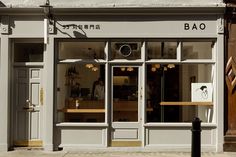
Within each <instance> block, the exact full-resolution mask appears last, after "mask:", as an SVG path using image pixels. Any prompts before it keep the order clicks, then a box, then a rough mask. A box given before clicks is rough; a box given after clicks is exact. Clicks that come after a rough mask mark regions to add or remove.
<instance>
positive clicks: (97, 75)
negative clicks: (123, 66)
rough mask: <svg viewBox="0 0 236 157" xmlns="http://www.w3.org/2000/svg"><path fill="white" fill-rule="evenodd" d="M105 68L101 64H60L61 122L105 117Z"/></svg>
mask: <svg viewBox="0 0 236 157" xmlns="http://www.w3.org/2000/svg"><path fill="white" fill-rule="evenodd" d="M104 74H105V68H104V65H101V64H58V66H57V78H58V79H57V104H58V109H59V117H58V120H59V121H60V122H104V121H105V103H104V102H105V101H104V99H105V85H104V81H105V78H104V76H105V75H104Z"/></svg>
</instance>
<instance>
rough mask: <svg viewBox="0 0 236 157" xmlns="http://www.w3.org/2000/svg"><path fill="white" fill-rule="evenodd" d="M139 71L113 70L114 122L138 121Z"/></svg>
mask: <svg viewBox="0 0 236 157" xmlns="http://www.w3.org/2000/svg"><path fill="white" fill-rule="evenodd" d="M138 70H139V69H138V67H131V66H130V67H114V68H113V122H137V121H138Z"/></svg>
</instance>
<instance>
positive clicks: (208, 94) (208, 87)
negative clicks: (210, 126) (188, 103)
mask: <svg viewBox="0 0 236 157" xmlns="http://www.w3.org/2000/svg"><path fill="white" fill-rule="evenodd" d="M191 100H192V102H212V83H191Z"/></svg>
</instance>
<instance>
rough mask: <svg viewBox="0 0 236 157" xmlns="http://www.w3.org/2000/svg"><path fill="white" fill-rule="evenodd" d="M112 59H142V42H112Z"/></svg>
mask: <svg viewBox="0 0 236 157" xmlns="http://www.w3.org/2000/svg"><path fill="white" fill-rule="evenodd" d="M111 51H112V56H111V59H127V60H134V59H141V42H119V41H117V42H111Z"/></svg>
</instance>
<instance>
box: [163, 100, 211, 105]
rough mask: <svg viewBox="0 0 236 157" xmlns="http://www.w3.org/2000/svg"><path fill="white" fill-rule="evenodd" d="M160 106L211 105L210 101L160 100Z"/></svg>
mask: <svg viewBox="0 0 236 157" xmlns="http://www.w3.org/2000/svg"><path fill="white" fill-rule="evenodd" d="M160 105H162V106H168V105H177V106H213V103H212V102H167V101H162V102H160Z"/></svg>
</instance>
